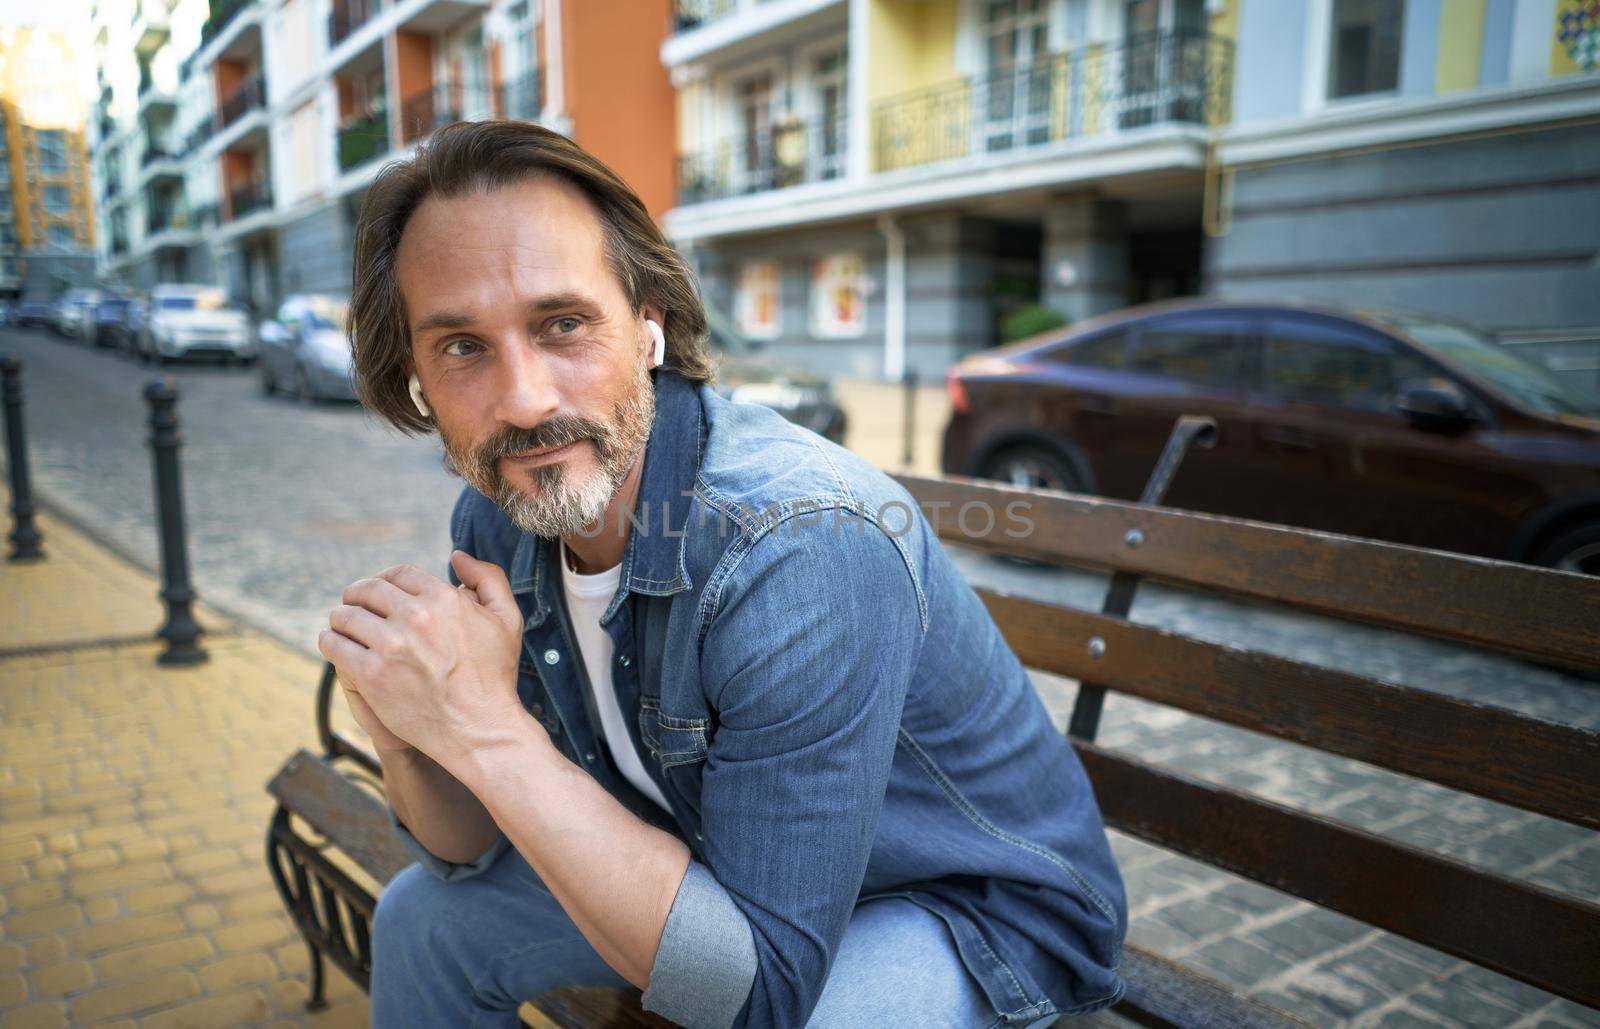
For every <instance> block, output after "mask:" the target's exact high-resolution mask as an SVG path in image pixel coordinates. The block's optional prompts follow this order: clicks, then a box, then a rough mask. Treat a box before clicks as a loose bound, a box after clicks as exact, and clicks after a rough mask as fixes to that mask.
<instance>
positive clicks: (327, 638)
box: [317, 550, 526, 778]
mask: <svg viewBox="0 0 1600 1029" xmlns="http://www.w3.org/2000/svg"><path fill="white" fill-rule="evenodd" d="M450 566H451V567H452V568H453V569H454V570H455V573H456V577H457V578H459V579H460V580H461V585H460V586H451V585H450V584H449V583H448V582H446V581H444V580H443V579H440V578H439V577H438V576H435V575H431V574H429V573H428V572H425V571H423V570H422V569H420V568H417V567H415V566H414V565H396V566H394V567H393V568H388V569H385V570H384V571H382V572H379V573H378V575H377V576H375V577H373V578H370V579H358V580H357V581H355V582H353V583H351V584H350V585H349V586H348V587H346V589H345V591H344V593H343V595H342V596H341V597H340V604H339V606H338V607H336V608H334V609H333V610H332V612H330V613H329V615H328V626H329V627H328V628H326V629H323V630H322V632H321V633H319V634H318V636H317V649H318V650H319V651H320V652H321V653H322V656H323V657H324V658H326V659H327V660H328V661H330V662H332V663H333V666H334V668H335V669H336V670H337V671H338V673H339V683H340V685H341V686H342V687H344V691H345V697H346V699H347V700H348V701H349V704H350V712H351V714H352V715H354V716H355V720H356V722H357V723H358V724H359V725H360V726H361V728H362V729H364V730H366V732H367V734H368V735H370V736H371V737H372V743H373V746H374V747H376V748H377V750H378V751H379V753H380V755H382V756H385V757H388V756H389V755H392V754H400V753H404V752H406V751H409V750H411V749H413V748H414V749H415V750H418V751H421V752H422V753H423V754H426V755H427V756H428V757H430V758H432V759H433V760H434V761H436V762H438V763H439V764H440V765H441V766H443V767H444V768H445V769H446V770H447V771H452V772H453V771H454V769H455V768H457V767H459V765H460V763H461V762H462V761H464V760H467V759H468V758H469V757H470V755H471V753H472V751H473V749H474V748H475V747H476V746H478V745H480V744H481V743H483V742H485V741H489V740H493V739H497V738H503V737H504V736H505V735H506V734H507V733H508V732H510V731H511V730H512V729H513V728H514V727H517V726H520V725H521V724H522V723H523V722H524V721H526V712H525V711H524V710H523V708H522V703H521V701H520V700H519V699H518V697H517V663H518V658H519V655H520V653H521V650H522V612H521V610H520V609H519V608H518V607H517V602H516V599H515V598H514V597H513V596H512V593H511V584H510V583H509V582H508V581H507V580H506V575H505V572H503V571H501V570H500V567H499V566H498V565H494V564H491V563H489V562H487V561H479V560H477V559H476V558H474V557H471V556H470V555H468V554H466V553H465V552H463V551H460V550H457V551H453V552H452V553H451V555H450ZM458 778H459V775H458Z"/></svg>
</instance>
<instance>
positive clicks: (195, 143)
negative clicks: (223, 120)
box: [183, 118, 216, 154]
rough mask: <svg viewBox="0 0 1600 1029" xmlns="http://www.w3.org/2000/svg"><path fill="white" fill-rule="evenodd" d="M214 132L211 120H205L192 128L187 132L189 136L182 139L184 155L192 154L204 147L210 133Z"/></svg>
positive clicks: (214, 127)
mask: <svg viewBox="0 0 1600 1029" xmlns="http://www.w3.org/2000/svg"><path fill="white" fill-rule="evenodd" d="M215 131H216V125H215V124H214V123H213V119H212V118H207V119H205V120H204V121H202V122H200V123H198V124H196V125H195V127H194V128H192V129H190V130H189V135H187V136H185V137H184V140H183V151H184V153H186V154H192V153H194V152H195V151H196V150H199V149H200V148H201V147H203V146H205V145H206V140H208V139H210V138H211V135H212V133H213V132H215Z"/></svg>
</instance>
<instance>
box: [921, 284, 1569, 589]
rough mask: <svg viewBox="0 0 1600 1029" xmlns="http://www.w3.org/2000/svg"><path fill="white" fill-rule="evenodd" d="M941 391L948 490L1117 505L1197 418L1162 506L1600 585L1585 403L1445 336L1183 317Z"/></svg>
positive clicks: (1430, 323) (1206, 312) (1167, 313)
mask: <svg viewBox="0 0 1600 1029" xmlns="http://www.w3.org/2000/svg"><path fill="white" fill-rule="evenodd" d="M948 386H949V391H950V399H951V405H952V408H953V413H952V415H951V418H950V424H949V425H948V426H947V427H946V429H945V436H944V454H943V467H944V471H945V472H946V473H947V474H952V475H972V476H979V477H982V478H990V479H999V480H1002V481H1006V482H1012V483H1016V484H1018V485H1026V486H1044V487H1048V488H1052V489H1062V490H1067V491H1070V492H1080V493H1095V494H1099V495H1102V496H1107V497H1115V498H1118V499H1125V500H1133V499H1137V498H1138V496H1139V493H1140V490H1141V488H1142V487H1143V485H1144V481H1145V479H1146V478H1147V477H1148V476H1149V475H1150V471H1151V469H1152V468H1153V467H1154V466H1155V462H1156V457H1157V456H1158V455H1159V454H1160V452H1161V448H1162V445H1163V444H1164V443H1165V441H1166V438H1167V434H1168V433H1169V432H1170V431H1171V429H1172V424H1173V422H1174V420H1176V419H1177V417H1178V416H1179V415H1184V414H1197V415H1209V416H1211V417H1212V418H1214V419H1216V422H1217V430H1218V434H1217V445H1216V447H1215V448H1214V449H1211V450H1199V449H1196V450H1192V451H1190V453H1189V454H1188V455H1187V456H1186V457H1185V458H1184V461H1183V465H1182V467H1181V468H1180V470H1179V472H1178V474H1177V477H1176V478H1175V479H1174V480H1173V482H1172V486H1171V488H1170V489H1169V490H1168V492H1167V497H1166V500H1165V501H1164V503H1165V504H1166V506H1169V507H1177V508H1185V509H1188V510H1191V511H1205V512H1210V513H1214V514H1221V515H1231V516H1234V517H1239V518H1250V519H1254V520H1256V521H1266V522H1276V523H1279V524H1283V525H1295V526H1303V527H1305V528H1310V529H1321V530H1324V531H1328V532H1337V533H1343V534H1346V535H1351V536H1363V537H1367V538H1369V539H1378V540H1389V541H1392V542H1395V543H1407V544H1412V545H1414V546H1422V547H1433V548H1436V549H1441V550H1454V551H1459V552H1461V553H1466V554H1478V555H1482V556H1486V557H1495V558H1509V559H1511V560H1515V561H1527V562H1532V563H1535V564H1543V565H1550V566H1554V567H1560V568H1564V569H1567V570H1570V571H1581V572H1586V573H1588V574H1591V575H1594V574H1600V401H1597V400H1596V398H1594V397H1592V396H1589V395H1587V394H1584V393H1581V392H1580V391H1578V390H1577V389H1575V388H1574V387H1572V386H1570V385H1568V384H1565V383H1563V382H1562V381H1560V380H1559V379H1557V378H1556V377H1555V376H1554V375H1552V374H1551V373H1550V372H1549V371H1548V370H1547V369H1546V368H1544V367H1543V366H1542V365H1537V364H1534V363H1532V362H1531V361H1529V360H1527V359H1525V358H1523V357H1521V356H1519V355H1517V354H1515V353H1513V352H1512V351H1510V350H1509V349H1507V348H1505V347H1503V346H1500V345H1499V344H1496V343H1494V342H1492V341H1491V340H1489V339H1487V338H1485V337H1484V336H1482V335H1481V334H1479V333H1477V332H1474V331H1473V330H1471V329H1468V328H1466V327H1464V326H1461V325H1458V324H1454V323H1451V322H1446V321H1442V320H1438V319H1433V318H1427V317H1421V316H1416V315H1409V314H1400V313H1394V312H1383V311H1365V310H1363V311H1359V312H1358V311H1353V310H1340V309H1336V308H1323V307H1303V306H1288V305H1250V304H1227V303H1220V302H1205V301H1182V302H1175V303H1171V304H1161V305H1155V306H1150V307H1143V308H1135V309H1132V310H1129V311H1125V312H1121V313H1119V314H1116V315H1111V316H1107V317H1104V318H1099V319H1095V320H1093V321H1090V322H1083V323H1080V324H1079V325H1077V326H1075V327H1074V328H1072V329H1070V330H1065V331H1062V332H1057V333H1054V334H1051V335H1047V336H1039V337H1035V338H1034V339H1031V340H1024V341H1022V342H1020V343H1015V344H1012V345H1010V346H1007V347H1003V348H1000V349H998V350H992V351H987V352H985V353H983V354H979V355H975V356H973V357H971V358H968V359H967V360H965V361H962V362H961V363H959V364H957V365H956V366H955V367H953V368H952V369H951V370H950V374H949V378H948Z"/></svg>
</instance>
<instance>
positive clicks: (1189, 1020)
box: [1057, 943, 1310, 1029]
mask: <svg viewBox="0 0 1600 1029" xmlns="http://www.w3.org/2000/svg"><path fill="white" fill-rule="evenodd" d="M1118 971H1120V972H1121V973H1122V978H1123V979H1124V980H1125V981H1126V982H1127V984H1128V992H1127V993H1126V994H1125V995H1124V996H1123V998H1122V1000H1121V1001H1119V1002H1118V1003H1117V1005H1116V1007H1114V1008H1113V1009H1112V1010H1114V1011H1116V1012H1118V1013H1120V1014H1125V1015H1127V1016H1128V1017H1129V1018H1130V1019H1132V1020H1133V1021H1136V1022H1139V1023H1140V1024H1142V1025H1154V1026H1183V1027H1184V1029H1284V1027H1286V1026H1309V1025H1310V1023H1309V1022H1303V1021H1301V1020H1300V1019H1298V1018H1295V1017H1293V1016H1292V1015H1290V1014H1288V1013H1287V1012H1283V1011H1279V1010H1278V1009H1277V1008H1273V1007H1268V1006H1267V1005H1265V1004H1262V1003H1261V1002H1260V1001H1256V1000H1252V999H1250V998H1249V997H1245V996H1241V995H1240V994H1237V993H1234V992H1233V991H1232V990H1230V989H1228V988H1227V987H1226V986H1223V985H1222V984H1221V983H1218V982H1215V981H1213V980H1211V979H1208V978H1206V977H1205V976H1203V975H1201V974H1200V973H1198V972H1196V971H1195V970H1194V969H1192V968H1188V967H1186V966H1184V965H1180V964H1178V963H1177V962H1175V961H1168V960H1167V959H1166V958H1164V957H1161V956H1160V955H1158V954H1155V953H1153V952H1151V951H1148V950H1145V949H1144V948H1143V947H1138V946H1135V945H1134V944H1131V943H1127V944H1124V945H1123V947H1122V964H1121V966H1120V967H1119V969H1118ZM1073 1022H1074V1020H1073V1019H1069V1018H1063V1019H1062V1020H1061V1021H1060V1022H1059V1023H1057V1024H1058V1026H1060V1027H1062V1029H1066V1027H1068V1026H1070V1025H1072V1024H1073Z"/></svg>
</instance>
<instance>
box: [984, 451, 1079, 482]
mask: <svg viewBox="0 0 1600 1029" xmlns="http://www.w3.org/2000/svg"><path fill="white" fill-rule="evenodd" d="M978 477H979V478H981V479H995V480H997V481H999V482H1003V483H1006V484H1007V485H1010V486H1016V487H1019V488H1022V489H1053V490H1061V491H1063V492H1066V493H1082V492H1083V491H1084V484H1083V481H1082V479H1080V478H1079V476H1078V473H1077V472H1076V471H1074V470H1073V469H1072V466H1071V465H1069V464H1068V463H1067V461H1066V459H1065V458H1063V457H1061V456H1060V455H1059V454H1054V453H1052V452H1050V451H1049V450H1046V449H1044V448H1043V447H1007V448H1006V449H1004V450H1001V451H1000V452H998V453H996V454H994V455H993V456H991V457H990V458H989V459H988V460H987V461H985V462H984V463H983V467H982V469H980V470H979V472H978Z"/></svg>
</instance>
